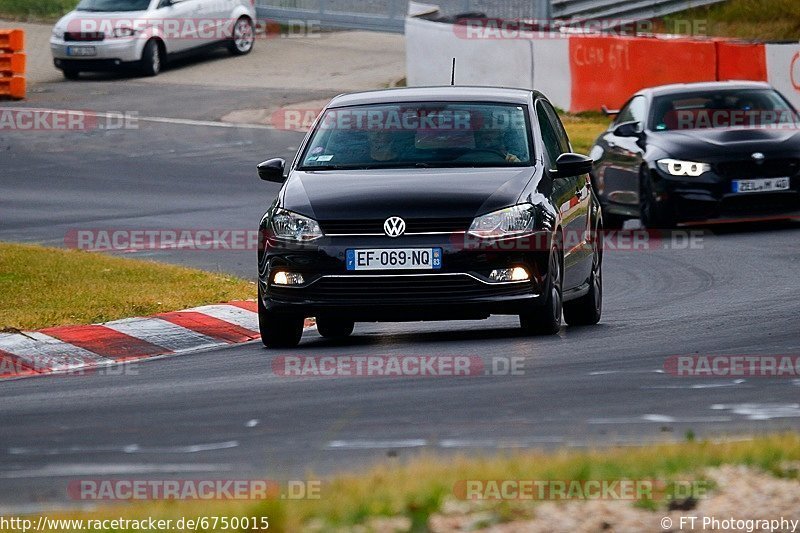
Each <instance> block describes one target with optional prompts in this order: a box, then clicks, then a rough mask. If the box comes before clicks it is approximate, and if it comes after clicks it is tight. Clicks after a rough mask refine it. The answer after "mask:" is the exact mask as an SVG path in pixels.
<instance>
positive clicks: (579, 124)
mask: <svg viewBox="0 0 800 533" xmlns="http://www.w3.org/2000/svg"><path fill="white" fill-rule="evenodd" d="M559 116H560V117H561V122H562V123H563V124H564V128H565V129H566V130H567V135H569V140H570V141H571V142H572V149H573V150H575V152H577V153H580V154H587V155H588V154H589V150H591V148H592V145H593V144H594V141H595V140H596V139H597V136H598V135H600V134H601V133H603V132H604V131H605V130H606V128H608V124H609V123H610V122H611V119H610V118H609V117H606V116H605V115H602V114H601V113H595V112H588V113H579V114H577V115H570V114H568V113H559Z"/></svg>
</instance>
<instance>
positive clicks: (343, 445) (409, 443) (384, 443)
mask: <svg viewBox="0 0 800 533" xmlns="http://www.w3.org/2000/svg"><path fill="white" fill-rule="evenodd" d="M427 445H428V441H427V440H425V439H405V440H333V441H331V442H329V443H328V445H327V446H326V448H328V449H337V450H381V449H385V448H420V447H422V446H427Z"/></svg>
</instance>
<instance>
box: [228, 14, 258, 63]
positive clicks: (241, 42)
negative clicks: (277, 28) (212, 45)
mask: <svg viewBox="0 0 800 533" xmlns="http://www.w3.org/2000/svg"><path fill="white" fill-rule="evenodd" d="M255 40H256V30H255V28H254V27H253V21H252V20H250V19H249V18H247V17H239V20H237V21H236V23H235V24H234V25H233V34H232V35H231V39H230V41H229V42H228V50H229V51H230V53H231V54H233V55H235V56H244V55H247V54H249V53H250V52H251V51H252V50H253V44H255Z"/></svg>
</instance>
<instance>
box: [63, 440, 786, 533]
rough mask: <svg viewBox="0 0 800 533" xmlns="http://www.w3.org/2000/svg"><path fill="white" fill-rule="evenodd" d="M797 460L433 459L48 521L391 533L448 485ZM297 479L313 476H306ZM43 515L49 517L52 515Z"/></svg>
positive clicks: (674, 476) (725, 453)
mask: <svg viewBox="0 0 800 533" xmlns="http://www.w3.org/2000/svg"><path fill="white" fill-rule="evenodd" d="M798 461H800V435H798V434H793V433H790V434H780V435H771V436H764V437H759V438H756V439H754V440H749V441H730V442H719V443H711V442H705V441H690V442H683V443H674V444H662V445H654V446H646V447H640V448H629V447H625V448H612V449H602V450H594V451H575V450H567V451H558V452H553V453H544V452H525V453H520V454H515V455H509V456H496V457H492V458H465V457H460V456H458V457H455V458H448V459H446V460H442V458H441V457H420V458H415V459H412V460H410V461H409V462H408V463H407V464H405V465H401V464H395V465H393V466H383V467H379V468H375V469H373V470H371V471H369V472H367V473H365V474H362V475H346V476H339V477H335V478H333V479H330V480H328V481H323V483H322V485H321V490H320V498H319V499H316V500H291V501H289V500H284V499H275V500H269V501H260V502H247V501H237V502H218V501H217V502H202V503H201V502H175V501H162V502H149V503H137V504H134V505H121V506H110V507H104V508H102V509H100V510H98V511H93V512H62V513H58V514H57V515H58V516H59V517H61V518H72V519H75V518H83V519H87V518H91V519H110V518H116V517H124V518H129V519H133V518H136V519H141V518H145V517H153V518H158V519H172V520H177V519H179V518H195V517H202V516H227V517H234V516H236V517H245V516H248V517H253V516H258V517H260V516H267V517H269V524H270V527H269V531H272V532H276V531H277V532H281V531H353V530H357V528H356V526H357V525H359V524H360V525H365V524H366V525H367V527H366V528H358V529H360V530H363V531H371V530H382V531H391V530H392V529H387V528H386V527H378V528H375V527H369V524H374V523H375V521H376V520H380V519H381V517H383V518H384V519H388V518H392V519H398V518H400V519H402V521H403V523H404V524H405V527H403V528H402V529H404V530H412V531H425V530H427V522H428V519H429V517H430V516H431V515H432V514H434V513H437V512H438V511H439V510H440V509H441V507H442V505H443V504H445V502H448V501H449V502H451V503H452V502H453V501H454V497H453V489H454V487H455V486H456V484H457V483H459V482H463V481H465V480H503V479H512V480H615V479H627V480H648V479H649V480H654V479H658V480H665V481H687V480H702V479H704V478H703V469H704V468H708V467H718V466H721V465H747V466H749V467H752V468H755V469H758V470H762V471H765V472H767V473H771V474H772V475H774V476H776V477H782V478H788V479H796V478H797V472H798V471H797V468H796V465H797V464H798ZM787 465H795V466H788V467H787ZM307 479H313V475H310V476H307ZM483 504H484V505H483V508H484V511H485V512H486V514H488V515H491V517H490V521H492V522H493V523H500V522H509V521H513V520H517V519H520V518H522V517H526V516H532V515H533V514H535V509H536V503H535V502H531V501H519V500H517V501H510V500H509V501H503V502H500V503H497V502H483ZM485 504H489V505H485ZM643 504H644V505H643ZM630 505H632V506H638V507H639V508H643V509H645V510H647V511H652V512H654V513H658V512H663V511H664V510H665V509H667V507H668V505H669V501H667V500H659V501H655V502H630ZM48 516H50V517H54V516H56V513H49V514H48ZM200 530H201V531H202V530H203V529H202V528H200ZM207 530H210V529H207Z"/></svg>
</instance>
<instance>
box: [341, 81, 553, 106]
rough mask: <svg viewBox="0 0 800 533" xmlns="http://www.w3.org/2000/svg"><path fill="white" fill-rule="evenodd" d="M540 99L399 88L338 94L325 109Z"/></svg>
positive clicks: (526, 92)
mask: <svg viewBox="0 0 800 533" xmlns="http://www.w3.org/2000/svg"><path fill="white" fill-rule="evenodd" d="M532 96H533V97H538V96H541V93H539V92H538V91H533V90H531V89H514V88H509V87H471V86H461V85H456V86H450V85H445V86H441V87H402V88H397V89H382V90H377V91H365V92H359V93H349V94H340V95H339V96H337V97H335V98H334V99H333V100H331V102H330V103H329V104H328V107H347V106H354V105H365V104H391V103H395V102H425V101H456V102H468V101H475V102H497V103H508V104H518V105H526V104H527V103H528V102H529V101H530V99H531V97H532Z"/></svg>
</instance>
